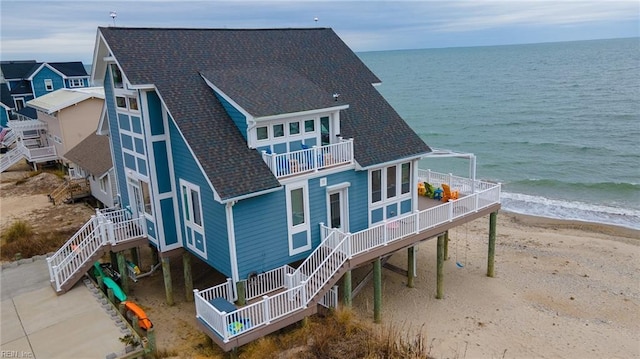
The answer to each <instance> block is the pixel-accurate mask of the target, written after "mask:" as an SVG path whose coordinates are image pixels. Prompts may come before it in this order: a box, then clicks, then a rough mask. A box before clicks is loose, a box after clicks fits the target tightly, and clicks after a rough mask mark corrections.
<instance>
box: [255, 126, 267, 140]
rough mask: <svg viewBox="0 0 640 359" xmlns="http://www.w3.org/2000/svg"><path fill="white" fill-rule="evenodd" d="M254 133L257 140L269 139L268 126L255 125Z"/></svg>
mask: <svg viewBox="0 0 640 359" xmlns="http://www.w3.org/2000/svg"><path fill="white" fill-rule="evenodd" d="M256 135H257V138H258V141H262V140H268V139H269V127H267V126H260V127H257V128H256Z"/></svg>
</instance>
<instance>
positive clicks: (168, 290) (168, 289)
mask: <svg viewBox="0 0 640 359" xmlns="http://www.w3.org/2000/svg"><path fill="white" fill-rule="evenodd" d="M161 261H162V274H163V275H164V293H165V295H166V299H167V305H173V304H174V302H173V286H172V284H171V263H169V257H162V259H161Z"/></svg>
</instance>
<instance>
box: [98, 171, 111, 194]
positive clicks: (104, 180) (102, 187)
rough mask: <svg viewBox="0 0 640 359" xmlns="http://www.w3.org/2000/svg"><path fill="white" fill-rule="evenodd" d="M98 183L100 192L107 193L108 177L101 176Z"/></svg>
mask: <svg viewBox="0 0 640 359" xmlns="http://www.w3.org/2000/svg"><path fill="white" fill-rule="evenodd" d="M98 183H99V184H100V191H102V192H103V193H108V192H107V190H108V189H109V176H107V175H105V176H103V177H102V178H100V180H99V181H98Z"/></svg>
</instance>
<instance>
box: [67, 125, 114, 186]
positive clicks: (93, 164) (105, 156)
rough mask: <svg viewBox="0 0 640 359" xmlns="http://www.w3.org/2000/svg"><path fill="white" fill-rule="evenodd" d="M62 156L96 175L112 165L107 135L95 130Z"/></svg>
mask: <svg viewBox="0 0 640 359" xmlns="http://www.w3.org/2000/svg"><path fill="white" fill-rule="evenodd" d="M64 157H65V158H66V159H68V160H69V161H71V162H73V163H75V164H77V165H78V166H80V167H82V168H84V169H85V170H87V171H88V172H89V173H91V174H92V175H94V176H98V177H100V176H102V175H103V174H105V173H107V171H108V170H109V169H111V167H113V164H112V162H111V149H110V147H109V137H108V136H100V135H97V134H96V133H95V132H92V133H91V134H90V135H89V136H88V137H87V138H85V139H84V140H82V141H81V142H80V143H78V144H77V145H76V146H75V147H74V148H72V149H70V150H69V151H68V152H67V153H65V154H64Z"/></svg>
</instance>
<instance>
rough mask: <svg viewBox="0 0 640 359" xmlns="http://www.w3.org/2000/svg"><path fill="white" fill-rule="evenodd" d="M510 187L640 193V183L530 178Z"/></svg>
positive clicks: (512, 183)
mask: <svg viewBox="0 0 640 359" xmlns="http://www.w3.org/2000/svg"><path fill="white" fill-rule="evenodd" d="M507 184H508V185H517V186H530V187H535V188H557V189H569V188H570V189H574V190H575V189H580V190H588V191H616V192H618V193H620V192H628V193H630V194H631V193H634V192H635V193H636V194H637V193H640V183H627V182H596V183H585V182H563V181H558V180H554V179H536V178H530V179H526V180H520V181H512V182H508V183H507Z"/></svg>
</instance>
